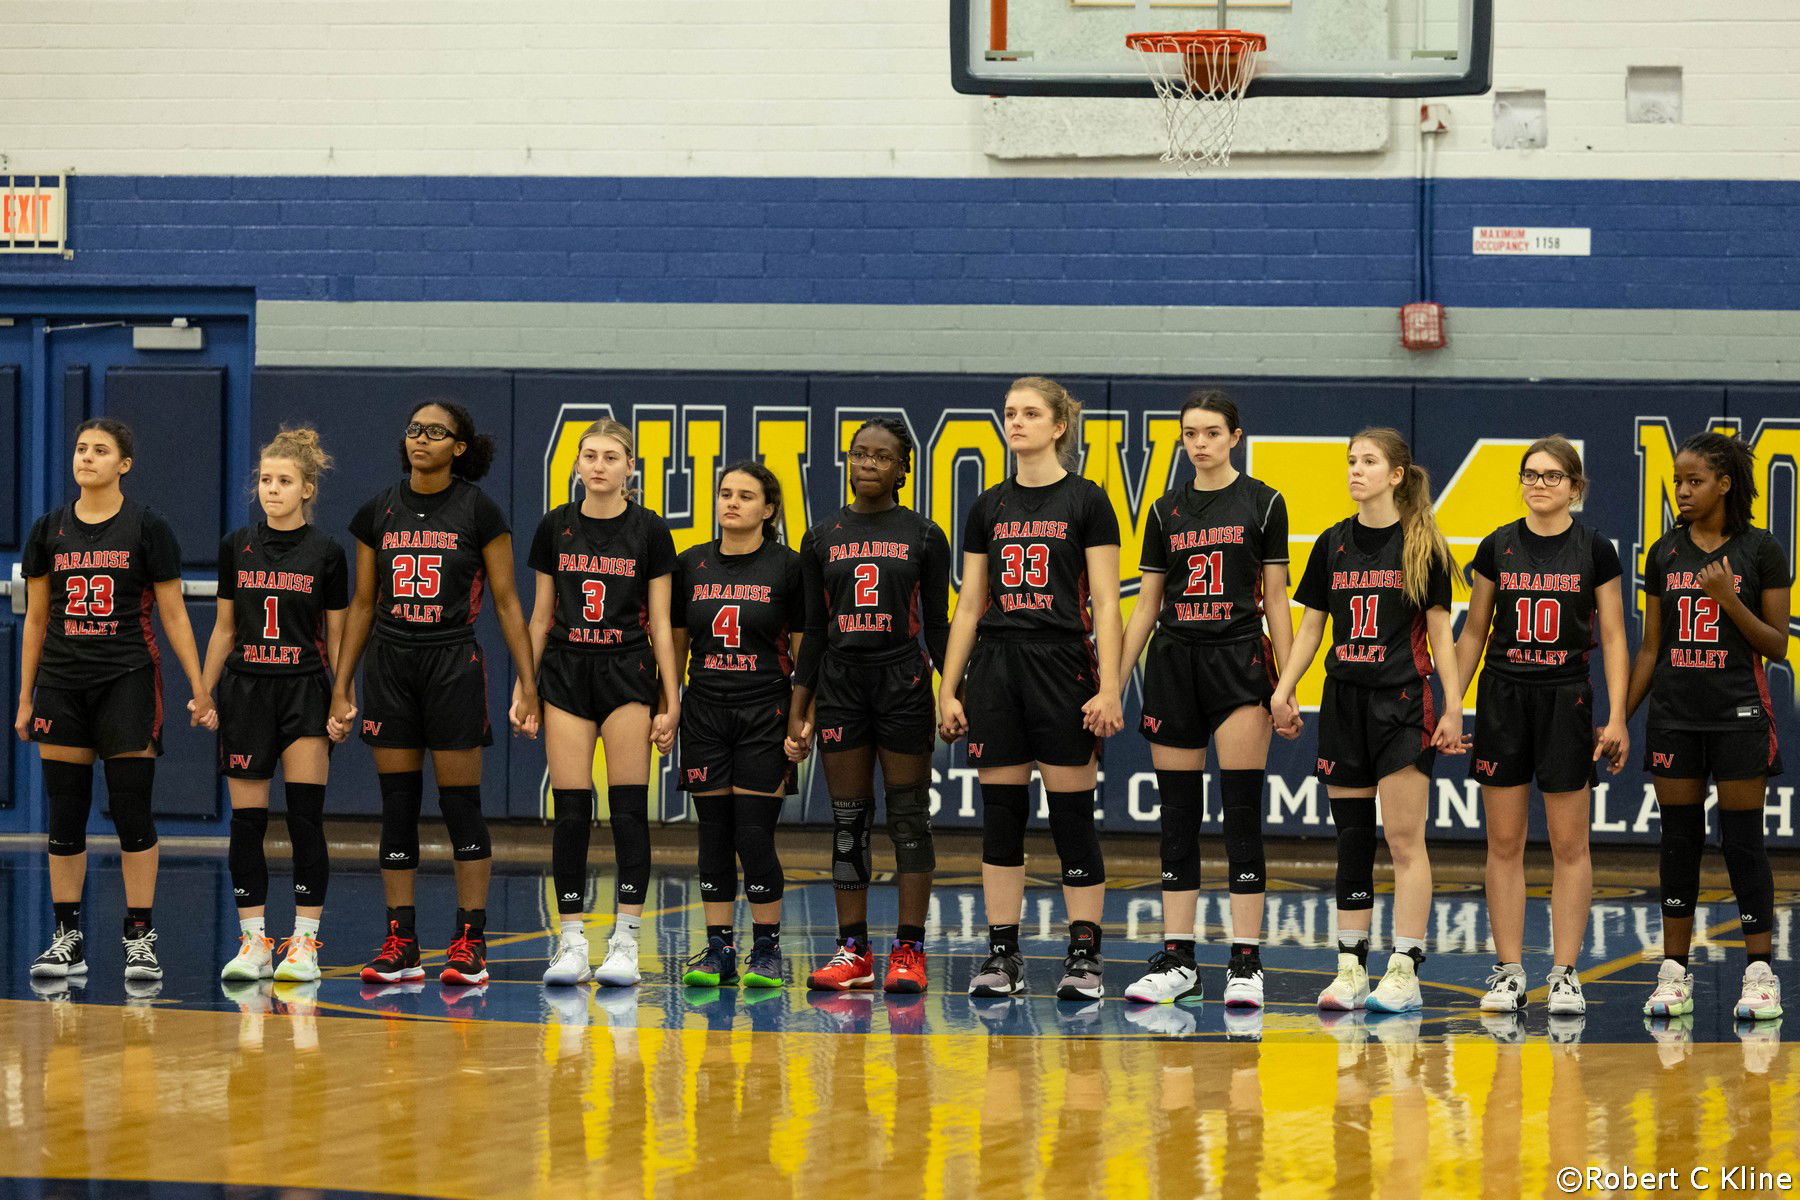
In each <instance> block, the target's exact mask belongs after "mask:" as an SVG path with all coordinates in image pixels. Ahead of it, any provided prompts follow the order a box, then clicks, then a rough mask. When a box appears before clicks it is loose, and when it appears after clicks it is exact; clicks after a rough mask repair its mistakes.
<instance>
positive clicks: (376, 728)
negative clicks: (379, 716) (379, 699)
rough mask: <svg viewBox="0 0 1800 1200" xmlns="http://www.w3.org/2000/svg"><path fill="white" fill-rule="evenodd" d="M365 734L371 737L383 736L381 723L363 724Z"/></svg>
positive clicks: (366, 722) (367, 722)
mask: <svg viewBox="0 0 1800 1200" xmlns="http://www.w3.org/2000/svg"><path fill="white" fill-rule="evenodd" d="M363 732H364V733H366V734H368V735H369V736H370V737H380V736H381V722H380V721H364V722H363Z"/></svg>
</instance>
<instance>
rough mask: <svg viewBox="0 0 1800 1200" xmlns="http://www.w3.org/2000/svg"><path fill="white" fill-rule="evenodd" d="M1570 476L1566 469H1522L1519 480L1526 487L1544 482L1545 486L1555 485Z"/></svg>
mask: <svg viewBox="0 0 1800 1200" xmlns="http://www.w3.org/2000/svg"><path fill="white" fill-rule="evenodd" d="M1568 477H1569V476H1568V474H1567V472H1564V471H1520V472H1519V482H1520V483H1522V484H1524V485H1525V486H1526V487H1530V486H1532V485H1533V484H1535V483H1539V482H1542V483H1543V485H1544V486H1545V487H1555V486H1556V485H1557V484H1559V483H1561V482H1562V481H1563V480H1565V479H1567V478H1568Z"/></svg>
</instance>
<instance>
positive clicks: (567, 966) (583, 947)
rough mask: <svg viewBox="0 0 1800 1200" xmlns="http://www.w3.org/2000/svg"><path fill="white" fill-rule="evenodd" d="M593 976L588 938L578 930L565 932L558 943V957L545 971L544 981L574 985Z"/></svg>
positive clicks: (557, 984) (584, 981)
mask: <svg viewBox="0 0 1800 1200" xmlns="http://www.w3.org/2000/svg"><path fill="white" fill-rule="evenodd" d="M593 977H594V969H593V968H592V967H590V966H589V965H588V944H587V939H586V938H584V937H582V936H581V934H580V933H578V932H565V933H564V934H563V935H562V937H561V938H560V939H558V941H557V943H556V957H555V958H553V959H551V960H550V965H549V967H547V968H546V969H545V971H544V982H545V983H547V984H549V985H550V986H552V987H574V986H575V985H576V984H578V983H586V982H587V981H588V980H590V979H592V978H593Z"/></svg>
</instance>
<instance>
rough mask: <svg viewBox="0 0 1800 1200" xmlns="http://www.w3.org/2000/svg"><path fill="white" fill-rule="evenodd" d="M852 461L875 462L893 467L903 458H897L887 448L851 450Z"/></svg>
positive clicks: (878, 464)
mask: <svg viewBox="0 0 1800 1200" xmlns="http://www.w3.org/2000/svg"><path fill="white" fill-rule="evenodd" d="M850 461H851V462H853V463H874V464H875V465H876V466H878V467H891V466H893V465H894V464H895V463H897V462H900V461H901V460H900V459H898V458H895V457H894V456H893V455H892V454H889V453H888V452H887V451H886V450H875V451H869V450H852V451H851V452H850Z"/></svg>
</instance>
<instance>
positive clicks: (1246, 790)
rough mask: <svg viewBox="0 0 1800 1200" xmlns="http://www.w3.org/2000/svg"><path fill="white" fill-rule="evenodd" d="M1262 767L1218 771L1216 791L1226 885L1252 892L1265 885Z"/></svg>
mask: <svg viewBox="0 0 1800 1200" xmlns="http://www.w3.org/2000/svg"><path fill="white" fill-rule="evenodd" d="M1263 776H1264V773H1263V772H1262V771H1226V770H1223V769H1221V770H1220V771H1219V795H1220V799H1221V801H1223V804H1224V809H1225V862H1226V864H1227V868H1228V869H1227V871H1226V880H1227V889H1228V890H1229V891H1231V892H1232V893H1233V894H1234V895H1239V896H1256V895H1260V894H1262V892H1263V891H1264V889H1265V888H1266V887H1267V886H1268V878H1267V873H1268V867H1267V865H1266V863H1265V862H1264V861H1263V837H1262V793H1263Z"/></svg>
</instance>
